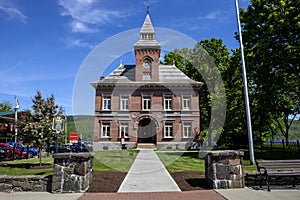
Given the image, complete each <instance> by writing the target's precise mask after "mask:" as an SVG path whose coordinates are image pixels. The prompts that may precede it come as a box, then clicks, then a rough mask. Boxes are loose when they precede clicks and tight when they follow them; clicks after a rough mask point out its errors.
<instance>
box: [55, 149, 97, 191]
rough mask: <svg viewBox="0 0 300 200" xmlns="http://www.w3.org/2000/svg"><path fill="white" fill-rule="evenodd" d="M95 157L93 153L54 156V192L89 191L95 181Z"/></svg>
mask: <svg viewBox="0 0 300 200" xmlns="http://www.w3.org/2000/svg"><path fill="white" fill-rule="evenodd" d="M93 157H94V154H91V153H58V154H54V155H53V158H54V166H53V178H52V189H51V190H52V192H53V193H81V192H85V191H87V190H88V188H89V186H90V184H91V183H92V181H93Z"/></svg>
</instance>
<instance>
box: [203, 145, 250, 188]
mask: <svg viewBox="0 0 300 200" xmlns="http://www.w3.org/2000/svg"><path fill="white" fill-rule="evenodd" d="M243 157H244V152H242V151H231V150H226V151H210V152H208V153H207V155H206V157H205V177H206V181H207V182H208V183H209V184H210V186H211V187H212V188H214V189H228V188H243V187H245V180H244V175H243V174H244V171H243Z"/></svg>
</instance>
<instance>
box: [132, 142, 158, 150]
mask: <svg viewBox="0 0 300 200" xmlns="http://www.w3.org/2000/svg"><path fill="white" fill-rule="evenodd" d="M137 149H156V145H155V144H153V143H138V145H137Z"/></svg>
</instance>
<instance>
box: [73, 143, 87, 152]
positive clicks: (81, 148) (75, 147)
mask: <svg viewBox="0 0 300 200" xmlns="http://www.w3.org/2000/svg"><path fill="white" fill-rule="evenodd" d="M71 149H72V152H88V149H87V148H86V147H85V145H84V144H72V145H71Z"/></svg>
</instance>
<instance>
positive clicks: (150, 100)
mask: <svg viewBox="0 0 300 200" xmlns="http://www.w3.org/2000/svg"><path fill="white" fill-rule="evenodd" d="M145 97H147V98H148V97H149V98H150V99H149V100H148V101H147V102H150V108H148V106H149V104H148V106H147V109H145V108H144V107H145ZM151 103H152V96H151V95H142V110H151V106H152V105H151Z"/></svg>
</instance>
